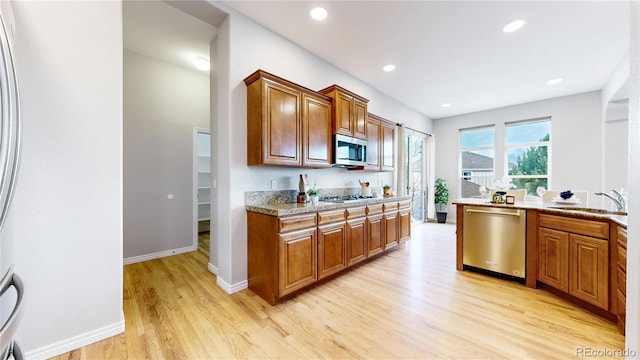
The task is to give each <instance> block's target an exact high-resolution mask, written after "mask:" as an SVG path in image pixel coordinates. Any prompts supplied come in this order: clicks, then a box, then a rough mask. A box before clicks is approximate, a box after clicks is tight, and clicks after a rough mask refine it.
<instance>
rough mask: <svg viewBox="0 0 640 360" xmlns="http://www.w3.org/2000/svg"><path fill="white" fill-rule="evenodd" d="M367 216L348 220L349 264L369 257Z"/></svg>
mask: <svg viewBox="0 0 640 360" xmlns="http://www.w3.org/2000/svg"><path fill="white" fill-rule="evenodd" d="M365 224H366V218H364V217H361V218H357V219H351V220H347V266H351V265H355V264H357V263H359V262H361V261H362V260H364V259H366V258H367V252H368V249H367V238H366V231H365V229H366V225H365Z"/></svg>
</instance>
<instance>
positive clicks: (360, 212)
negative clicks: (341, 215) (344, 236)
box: [347, 206, 367, 219]
mask: <svg viewBox="0 0 640 360" xmlns="http://www.w3.org/2000/svg"><path fill="white" fill-rule="evenodd" d="M366 214H367V208H366V207H364V206H359V207H355V208H348V209H347V219H355V218H359V217H363V216H365V215H366Z"/></svg>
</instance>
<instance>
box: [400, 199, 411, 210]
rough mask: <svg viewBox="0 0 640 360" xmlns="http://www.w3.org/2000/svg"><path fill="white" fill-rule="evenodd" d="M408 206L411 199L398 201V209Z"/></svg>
mask: <svg viewBox="0 0 640 360" xmlns="http://www.w3.org/2000/svg"><path fill="white" fill-rule="evenodd" d="M410 207H411V200H402V201H398V208H399V209H404V208H410Z"/></svg>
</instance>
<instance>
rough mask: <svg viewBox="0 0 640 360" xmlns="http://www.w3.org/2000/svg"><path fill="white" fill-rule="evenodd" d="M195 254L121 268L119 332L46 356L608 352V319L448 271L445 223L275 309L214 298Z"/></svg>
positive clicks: (247, 300)
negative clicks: (121, 331)
mask: <svg viewBox="0 0 640 360" xmlns="http://www.w3.org/2000/svg"><path fill="white" fill-rule="evenodd" d="M206 264H207V257H205V256H204V255H203V254H202V253H200V252H198V251H195V252H192V253H188V254H182V255H176V256H172V257H168V258H164V259H159V260H153V261H147V262H143V263H138V264H132V265H127V266H125V270H124V313H125V318H126V331H125V333H124V334H121V335H119V336H115V337H113V338H110V339H107V340H103V341H101V342H98V343H95V344H92V345H90V346H86V347H83V348H81V349H78V350H75V351H72V352H70V353H67V354H64V355H61V356H59V357H56V359H118V358H120V359H141V358H150V359H213V358H220V359H231V358H261V359H272V358H296V359H315V358H331V359H346V358H385V359H391V358H394V359H396V358H397V359H399V358H411V359H416V358H420V359H443V358H457V359H479V358H483V359H485V358H492V359H494V358H501V359H504V358H507V359H524V358H536V359H550V358H558V359H566V358H572V357H576V355H577V352H576V351H577V349H578V348H583V347H584V348H591V349H592V350H605V349H606V350H615V349H622V348H623V347H624V337H623V336H622V335H620V334H619V333H618V332H617V330H616V327H615V325H614V324H613V323H611V322H608V321H606V320H604V319H602V318H600V317H598V316H595V315H593V314H591V313H589V312H587V311H584V310H581V309H579V308H577V307H575V306H573V305H571V304H569V303H567V302H565V301H563V300H561V299H559V298H557V297H555V296H553V295H551V294H549V293H547V292H544V291H541V290H534V289H528V288H526V287H524V286H523V285H521V284H517V283H514V282H509V281H505V280H500V279H495V278H492V277H488V276H486V275H481V274H475V273H471V272H458V271H456V270H455V227H454V226H452V225H448V224H447V225H443V224H424V225H423V224H421V225H414V227H413V234H412V239H411V240H410V241H409V242H407V243H406V245H404V246H403V247H401V248H400V249H397V250H395V251H393V252H391V253H390V254H388V255H386V256H383V257H380V258H378V259H375V260H373V261H371V262H368V263H366V264H364V265H363V266H359V267H357V268H355V269H353V270H351V271H348V272H347V273H345V274H343V275H341V276H339V277H336V278H334V279H333V280H331V281H329V282H326V283H324V284H322V285H319V286H317V287H314V288H313V289H311V290H309V291H306V292H303V293H301V294H299V295H298V296H296V297H294V298H292V299H289V300H286V301H284V302H283V303H281V304H279V305H277V306H270V305H268V304H267V303H266V302H265V301H263V300H262V299H260V298H259V297H257V296H256V295H254V294H253V293H252V292H251V291H249V290H245V291H241V292H238V293H235V294H233V295H228V294H226V293H224V292H223V291H222V290H221V289H220V288H219V287H218V286H217V285H216V278H215V276H214V275H213V274H211V273H210V272H208V271H207V266H206Z"/></svg>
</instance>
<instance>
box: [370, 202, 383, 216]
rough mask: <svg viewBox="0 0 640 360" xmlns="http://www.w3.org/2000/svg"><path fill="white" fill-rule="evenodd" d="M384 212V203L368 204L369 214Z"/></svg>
mask: <svg viewBox="0 0 640 360" xmlns="http://www.w3.org/2000/svg"><path fill="white" fill-rule="evenodd" d="M381 212H382V204H373V205H367V215H372V214H380V213H381Z"/></svg>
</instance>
